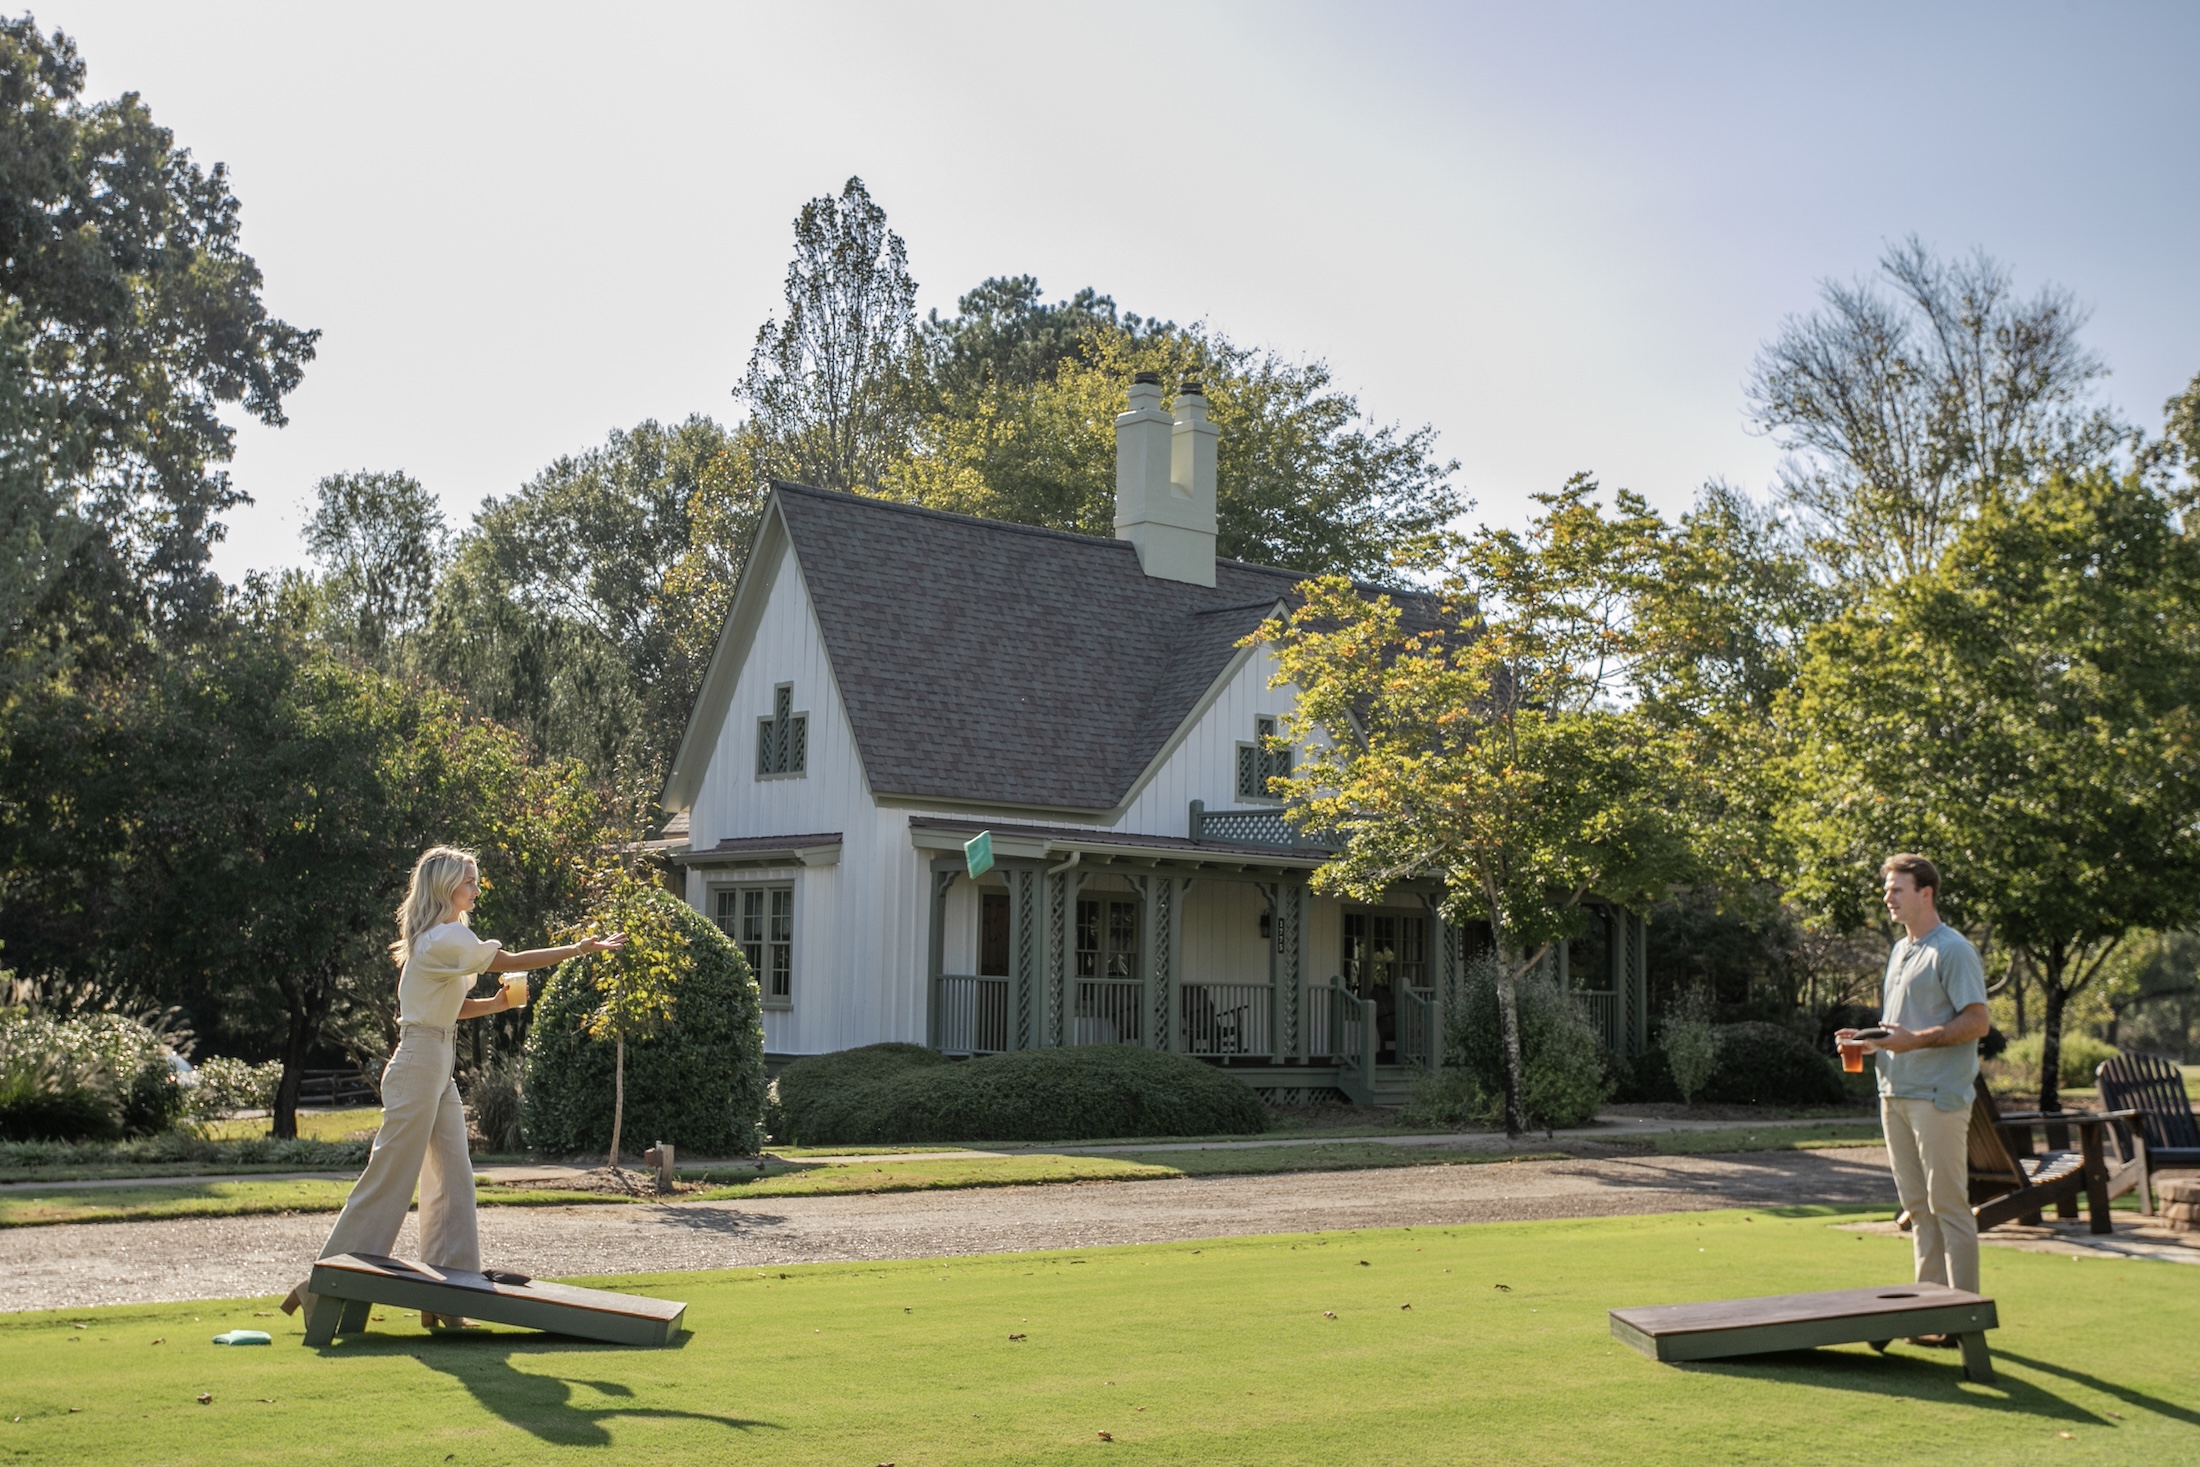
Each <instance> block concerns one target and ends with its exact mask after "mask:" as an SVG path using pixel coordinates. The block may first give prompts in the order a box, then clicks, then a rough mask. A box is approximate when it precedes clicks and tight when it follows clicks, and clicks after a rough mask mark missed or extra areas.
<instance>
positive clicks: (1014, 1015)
mask: <svg viewBox="0 0 2200 1467" xmlns="http://www.w3.org/2000/svg"><path fill="white" fill-rule="evenodd" d="M1002 874H1003V875H1004V876H1005V877H1006V878H1007V880H1008V933H1009V962H1008V969H1009V973H1010V978H1009V984H1010V987H1011V988H1012V989H1013V993H1012V995H1011V997H1010V1000H1009V1002H1010V1005H1011V1008H1010V1018H1009V1046H1010V1048H1013V1049H1030V1048H1031V1047H1032V1043H1033V1040H1034V1039H1035V1038H1036V1035H1035V1033H1034V1031H1033V1028H1032V1014H1031V1000H1032V995H1033V994H1034V992H1035V991H1036V990H1037V989H1038V987H1039V984H1040V980H1041V962H1040V952H1041V949H1042V947H1043V945H1044V938H1043V937H1042V936H1041V933H1040V929H1041V928H1042V927H1043V926H1044V925H1045V924H1044V923H1042V922H1041V921H1040V920H1039V911H1038V907H1039V903H1038V899H1037V887H1038V876H1039V873H1038V872H1036V871H1034V870H1032V869H1031V868H1030V867H1029V866H1017V867H1012V868H1010V869H1009V870H1007V871H1005V872H1003V873H1002Z"/></svg>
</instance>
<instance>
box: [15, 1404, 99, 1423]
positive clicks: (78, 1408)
mask: <svg viewBox="0 0 2200 1467" xmlns="http://www.w3.org/2000/svg"><path fill="white" fill-rule="evenodd" d="M83 1409H84V1408H83V1407H82V1406H71V1407H70V1408H69V1414H70V1415H71V1416H74V1415H75V1414H76V1413H77V1412H79V1411H81V1410H83ZM15 1419H16V1420H18V1421H21V1420H22V1419H23V1418H22V1417H20V1416H18V1417H16V1418H15Z"/></svg>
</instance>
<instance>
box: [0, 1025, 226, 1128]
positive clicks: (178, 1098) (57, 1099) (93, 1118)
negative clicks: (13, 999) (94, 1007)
mask: <svg viewBox="0 0 2200 1467" xmlns="http://www.w3.org/2000/svg"><path fill="white" fill-rule="evenodd" d="M182 1105H183V1096H182V1095H181V1093H180V1092H179V1090H178V1088H177V1086H176V1083H175V1077H174V1074H173V1070H172V1067H171V1066H170V1064H169V1050H168V1044H167V1041H166V1040H164V1039H162V1038H161V1037H160V1035H158V1034H157V1033H155V1032H154V1031H153V1030H152V1029H151V1028H150V1027H149V1026H147V1025H145V1024H143V1023H141V1022H139V1021H138V1020H136V1019H132V1018H126V1017H125V1016H123V1015H121V1014H115V1013H94V1014H86V1015H83V1016H81V1017H78V1018H73V1019H56V1018H53V1017H51V1016H49V1015H47V1014H43V1013H39V1012H37V1011H35V1010H33V1009H29V1008H26V1007H23V1006H21V1005H16V1004H9V1005H6V1006H4V1007H0V1111H4V1112H5V1114H4V1116H0V1135H5V1136H7V1137H10V1138H15V1139H24V1140H29V1139H40V1138H42V1139H53V1140H76V1139H80V1138H83V1139H97V1138H101V1137H111V1136H116V1135H121V1134H124V1133H125V1132H127V1133H130V1134H137V1135H145V1134H151V1133H153V1132H156V1131H162V1130H166V1129H168V1128H169V1127H170V1126H172V1125H173V1124H174V1123H175V1121H176V1120H177V1118H178V1117H179V1116H180V1115H181V1114H182Z"/></svg>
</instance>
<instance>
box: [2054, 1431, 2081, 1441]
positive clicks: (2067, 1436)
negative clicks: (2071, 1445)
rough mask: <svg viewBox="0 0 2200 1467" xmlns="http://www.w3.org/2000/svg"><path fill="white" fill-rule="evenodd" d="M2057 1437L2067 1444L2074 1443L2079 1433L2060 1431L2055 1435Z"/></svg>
mask: <svg viewBox="0 0 2200 1467" xmlns="http://www.w3.org/2000/svg"><path fill="white" fill-rule="evenodd" d="M2055 1435H2057V1436H2059V1437H2061V1438H2062V1439H2063V1440H2064V1441H2066V1442H2072V1441H2076V1440H2077V1439H2078V1436H2077V1433H2076V1432H2071V1431H2058V1432H2056V1433H2055Z"/></svg>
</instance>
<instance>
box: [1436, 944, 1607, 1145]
mask: <svg viewBox="0 0 2200 1467" xmlns="http://www.w3.org/2000/svg"><path fill="white" fill-rule="evenodd" d="M1497 976H1498V967H1497V960H1496V959H1494V958H1482V959H1478V960H1476V961H1475V962H1472V963H1470V964H1468V965H1467V971H1466V975H1465V978H1464V980H1463V981H1462V983H1461V984H1460V997H1459V1002H1458V1003H1457V1004H1456V1005H1454V1006H1453V1008H1452V1010H1451V1013H1450V1015H1449V1017H1448V1019H1447V1021H1446V1024H1445V1029H1446V1031H1447V1032H1446V1039H1447V1042H1448V1046H1449V1058H1448V1063H1450V1064H1452V1065H1454V1066H1456V1067H1457V1068H1458V1069H1460V1070H1461V1071H1462V1072H1463V1074H1464V1075H1465V1076H1466V1078H1467V1080H1468V1081H1471V1083H1472V1085H1473V1087H1474V1091H1473V1093H1474V1094H1475V1095H1476V1096H1477V1097H1479V1105H1478V1108H1477V1109H1476V1111H1475V1114H1477V1115H1478V1116H1479V1118H1480V1119H1482V1120H1485V1121H1489V1122H1492V1123H1498V1122H1502V1121H1503V1120H1504V1118H1505V1035H1504V1029H1503V1027H1502V1024H1501V1022H1500V1019H1499V1016H1498V1008H1497ZM1515 991H1516V993H1517V995H1518V1000H1519V1017H1520V1068H1521V1082H1522V1088H1523V1090H1524V1091H1525V1092H1526V1093H1525V1094H1523V1095H1522V1096H1521V1098H1520V1100H1521V1108H1522V1109H1523V1110H1524V1111H1526V1112H1527V1119H1528V1124H1529V1125H1531V1126H1543V1127H1546V1128H1555V1127H1559V1126H1581V1125H1586V1124H1588V1123H1589V1122H1590V1121H1592V1120H1594V1119H1595V1118H1596V1113H1597V1111H1598V1109H1599V1108H1600V1107H1602V1106H1603V1105H1604V1103H1605V1102H1606V1101H1607V1100H1610V1099H1611V1098H1612V1090H1613V1079H1612V1076H1611V1075H1610V1074H1609V1073H1608V1071H1607V1066H1606V1062H1605V1057H1604V1052H1603V1051H1604V1046H1603V1044H1602V1043H1601V1042H1600V1041H1599V1040H1598V1038H1597V1032H1596V1029H1595V1028H1594V1027H1593V1026H1592V1025H1591V1024H1590V1022H1589V1017H1588V1015H1586V1014H1584V1013H1583V1012H1582V1010H1581V1005H1580V1004H1579V1003H1577V1002H1575V1000H1574V998H1573V996H1572V995H1570V994H1568V993H1566V992H1565V991H1564V990H1562V989H1561V988H1560V987H1559V986H1558V983H1557V981H1556V980H1555V979H1553V978H1551V977H1549V976H1548V975H1546V974H1545V973H1544V972H1543V970H1541V969H1540V968H1539V969H1537V970H1535V971H1533V972H1531V973H1529V974H1527V975H1526V976H1524V977H1523V978H1521V980H1520V982H1519V985H1518V987H1517V989H1516V990H1515ZM1452 1083H1453V1084H1455V1085H1457V1084H1459V1083H1461V1082H1456V1081H1455V1082H1452ZM1463 1118H1464V1117H1463Z"/></svg>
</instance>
